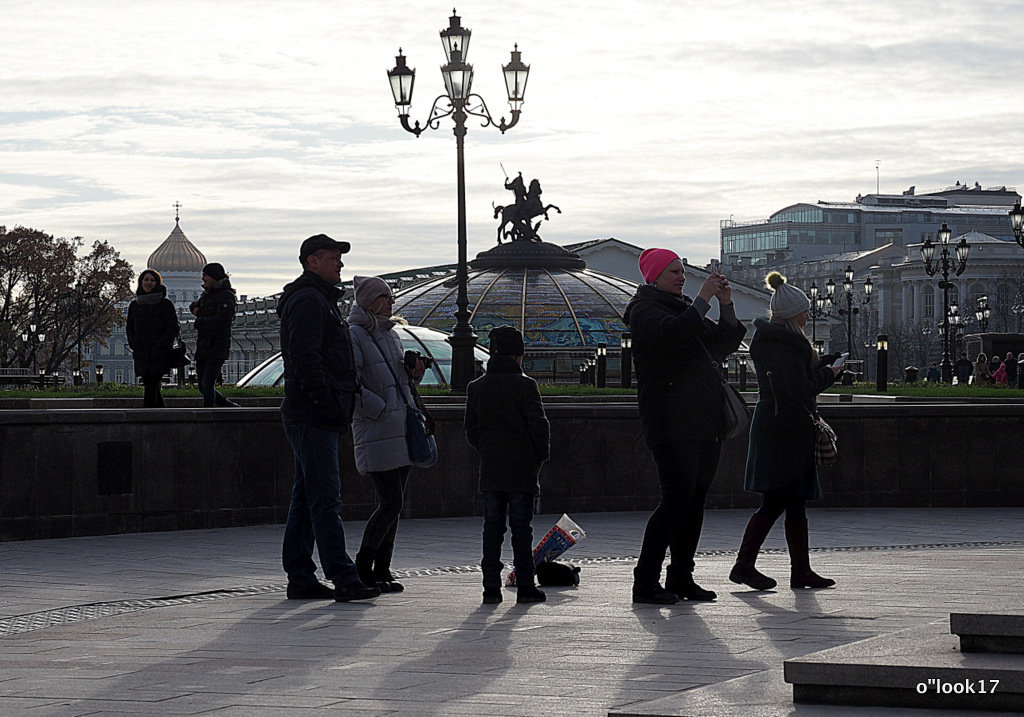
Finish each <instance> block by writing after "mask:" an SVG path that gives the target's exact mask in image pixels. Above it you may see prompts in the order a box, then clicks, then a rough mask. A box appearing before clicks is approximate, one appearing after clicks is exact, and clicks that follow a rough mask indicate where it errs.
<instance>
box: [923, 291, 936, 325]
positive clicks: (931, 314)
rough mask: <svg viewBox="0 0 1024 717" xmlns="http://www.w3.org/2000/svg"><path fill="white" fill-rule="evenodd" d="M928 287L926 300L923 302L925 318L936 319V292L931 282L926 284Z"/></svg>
mask: <svg viewBox="0 0 1024 717" xmlns="http://www.w3.org/2000/svg"><path fill="white" fill-rule="evenodd" d="M926 286H927V289H925V292H924V297H923V298H924V301H923V302H922V306H923V309H922V311H924V318H926V319H934V318H935V292H934V291H932V287H931V285H930V284H928V285H926Z"/></svg>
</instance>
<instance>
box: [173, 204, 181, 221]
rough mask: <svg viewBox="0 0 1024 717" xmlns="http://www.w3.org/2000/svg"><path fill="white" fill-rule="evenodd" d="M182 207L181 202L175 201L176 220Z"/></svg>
mask: <svg viewBox="0 0 1024 717" xmlns="http://www.w3.org/2000/svg"><path fill="white" fill-rule="evenodd" d="M179 209H181V202H175V203H174V221H178V210H179Z"/></svg>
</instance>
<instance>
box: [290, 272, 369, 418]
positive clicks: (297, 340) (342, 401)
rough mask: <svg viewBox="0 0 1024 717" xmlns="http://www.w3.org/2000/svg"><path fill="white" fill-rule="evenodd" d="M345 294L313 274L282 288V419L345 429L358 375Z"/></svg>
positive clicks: (352, 403)
mask: <svg viewBox="0 0 1024 717" xmlns="http://www.w3.org/2000/svg"><path fill="white" fill-rule="evenodd" d="M341 297H342V293H341V290H340V289H337V288H335V287H333V286H331V285H330V284H328V283H327V282H326V281H324V280H323V279H321V278H320V277H319V276H317V275H316V274H314V273H313V272H311V271H304V272H303V273H302V276H300V277H299V278H298V279H296V280H295V281H293V282H292V283H290V284H288V285H287V286H286V287H284V292H283V293H282V294H281V299H280V300H279V301H278V303H277V315H278V316H279V317H280V318H281V357H282V358H283V359H284V401H282V402H281V414H282V415H283V416H284V418H286V419H288V420H290V421H295V422H296V423H305V424H308V425H312V426H316V427H318V428H323V429H325V430H329V431H339V432H340V431H342V430H347V429H348V426H349V422H350V421H351V419H352V409H353V407H354V402H355V391H356V370H355V359H354V358H353V356H352V340H351V338H350V337H349V333H348V323H347V322H346V321H345V319H343V318H342V317H341V311H339V310H338V300H339V299H341Z"/></svg>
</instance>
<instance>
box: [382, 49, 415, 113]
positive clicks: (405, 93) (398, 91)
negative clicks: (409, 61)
mask: <svg viewBox="0 0 1024 717" xmlns="http://www.w3.org/2000/svg"><path fill="white" fill-rule="evenodd" d="M388 80H390V81H391V94H392V95H393V96H394V98H395V107H396V108H397V109H398V115H399V116H400V117H406V116H408V114H409V106H410V105H411V104H412V87H413V84H414V83H415V81H416V70H415V68H411V67H407V66H406V64H405V56H404V55H403V54H402V48H398V55H397V56H396V57H395V67H394V68H393V69H391V70H388Z"/></svg>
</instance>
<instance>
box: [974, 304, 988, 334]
mask: <svg viewBox="0 0 1024 717" xmlns="http://www.w3.org/2000/svg"><path fill="white" fill-rule="evenodd" d="M991 315H992V307H990V306H989V305H988V297H987V296H979V297H978V307H977V308H976V309H975V310H974V318H976V319H977V320H978V326H980V327H981V333H985V332H986V331H987V330H988V319H989V317H990V316H991Z"/></svg>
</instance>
